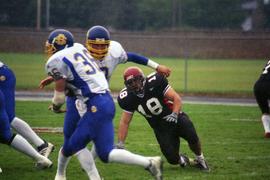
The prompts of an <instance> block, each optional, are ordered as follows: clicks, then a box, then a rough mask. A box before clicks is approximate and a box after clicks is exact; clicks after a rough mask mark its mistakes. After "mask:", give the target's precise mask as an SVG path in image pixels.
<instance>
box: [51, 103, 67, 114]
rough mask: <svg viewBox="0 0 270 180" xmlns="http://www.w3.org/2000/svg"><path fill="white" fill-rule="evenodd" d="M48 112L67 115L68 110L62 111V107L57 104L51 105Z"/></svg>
mask: <svg viewBox="0 0 270 180" xmlns="http://www.w3.org/2000/svg"><path fill="white" fill-rule="evenodd" d="M48 110H50V111H52V112H54V113H57V114H59V113H65V112H66V110H65V109H61V106H57V105H55V104H51V105H50V106H49V107H48Z"/></svg>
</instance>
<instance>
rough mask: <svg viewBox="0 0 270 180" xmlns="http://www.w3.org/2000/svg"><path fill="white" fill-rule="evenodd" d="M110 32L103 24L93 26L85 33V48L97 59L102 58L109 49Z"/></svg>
mask: <svg viewBox="0 0 270 180" xmlns="http://www.w3.org/2000/svg"><path fill="white" fill-rule="evenodd" d="M109 45H110V33H109V31H108V30H107V29H106V28H105V27H103V26H93V27H91V28H90V29H89V30H88V31H87V34H86V48H87V49H88V51H89V52H90V54H91V55H92V56H93V57H94V58H95V59H97V60H101V59H102V58H104V57H105V56H106V55H107V53H108V50H109Z"/></svg>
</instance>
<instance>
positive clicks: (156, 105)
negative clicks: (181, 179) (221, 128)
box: [116, 67, 209, 171]
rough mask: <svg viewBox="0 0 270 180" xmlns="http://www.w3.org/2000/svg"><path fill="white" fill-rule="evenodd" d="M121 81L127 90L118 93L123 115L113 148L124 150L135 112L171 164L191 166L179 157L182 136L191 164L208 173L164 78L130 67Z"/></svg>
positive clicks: (192, 131) (197, 143)
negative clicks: (187, 147)
mask: <svg viewBox="0 0 270 180" xmlns="http://www.w3.org/2000/svg"><path fill="white" fill-rule="evenodd" d="M124 82H125V86H126V88H124V89H123V90H121V92H120V93H119V96H118V99H117V100H118V103H119V105H120V107H121V108H122V109H123V112H122V116H121V120H120V125H119V131H118V143H117V145H116V147H118V148H124V142H125V139H126V136H127V134H128V127H129V123H130V122H131V120H132V116H133V113H134V112H135V111H137V112H139V113H140V114H141V115H143V116H144V117H145V119H146V120H147V121H148V123H149V125H150V126H151V128H152V129H153V131H154V133H155V136H156V139H157V141H158V143H159V145H160V149H161V151H162V153H163V155H164V156H165V157H166V159H167V161H168V162H169V163H170V164H180V165H181V166H182V167H184V166H186V165H188V164H189V163H190V162H189V160H190V159H189V158H188V157H186V156H184V155H183V154H179V149H180V137H182V138H184V139H185V140H186V141H187V142H188V144H189V147H190V149H191V150H192V151H193V152H194V153H195V155H196V158H195V160H194V162H193V163H195V165H196V166H197V167H198V168H200V169H201V170H204V171H209V167H208V165H207V163H206V161H205V159H204V156H203V153H202V151H201V144H200V140H199V138H198V135H197V133H196V130H195V128H194V126H193V123H192V122H191V120H190V118H189V117H188V115H187V114H185V113H184V112H182V111H181V106H182V103H181V98H180V96H179V95H178V94H177V93H176V92H175V91H174V89H173V88H172V87H171V86H170V85H169V84H168V81H167V79H166V78H165V77H164V76H163V75H161V74H158V73H152V74H150V75H149V76H147V77H145V76H144V74H143V72H142V70H141V69H139V68H138V67H129V68H127V69H126V70H125V72H124Z"/></svg>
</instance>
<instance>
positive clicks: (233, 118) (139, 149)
mask: <svg viewBox="0 0 270 180" xmlns="http://www.w3.org/2000/svg"><path fill="white" fill-rule="evenodd" d="M48 104H49V102H30V101H18V102H17V115H18V116H19V117H21V118H22V119H24V120H26V121H27V122H28V123H29V124H30V125H31V126H32V127H35V126H42V127H43V126H44V127H61V126H62V124H63V114H61V115H59V114H53V113H51V112H49V111H48V110H47V106H48ZM184 111H185V112H186V113H188V114H189V116H190V117H191V119H192V120H193V122H194V124H195V127H196V129H197V132H198V134H199V136H200V138H201V141H202V146H203V152H204V155H205V157H206V158H207V160H208V163H209V166H210V167H211V172H210V173H203V172H200V171H199V170H197V169H195V168H192V167H188V168H185V169H182V168H179V167H178V166H172V165H169V164H168V163H167V162H166V160H165V159H164V157H163V159H164V160H165V164H164V179H165V180H167V179H168V180H177V179H179V180H180V179H192V180H193V179H196V180H201V179H207V180H209V179H210V180H211V179H214V180H220V179H225V180H227V179H239V180H240V179H241V180H242V179H256V180H260V179H269V177H270V172H269V169H270V164H269V160H270V155H269V149H270V143H269V139H264V138H263V128H262V125H261V122H260V120H259V119H260V112H259V109H258V107H248V106H224V105H196V104H185V105H184ZM119 116H120V109H119V108H118V105H117V113H116V117H115V120H114V124H115V132H117V126H118V122H119ZM40 135H41V136H42V137H43V138H45V139H47V140H49V141H51V142H53V143H54V144H55V145H56V151H55V152H54V153H53V154H52V156H51V159H52V160H53V162H54V166H53V168H52V169H48V170H43V171H41V170H36V169H35V168H34V163H33V161H32V160H31V159H29V158H27V157H25V156H23V155H21V154H20V153H17V152H16V151H14V150H12V149H11V148H9V147H8V146H5V145H0V167H1V168H2V169H3V173H2V174H0V179H3V180H17V179H20V180H30V179H33V180H34V179H35V180H36V179H37V180H49V179H53V178H54V175H55V172H56V163H57V152H58V150H59V148H60V146H61V144H62V142H63V135H62V134H47V133H41V134H40ZM126 148H127V149H129V150H131V151H132V152H135V153H139V154H142V155H146V156H151V155H161V153H160V151H159V147H158V144H157V142H156V140H155V138H154V136H153V132H152V130H151V128H150V127H149V126H148V124H147V122H146V120H144V119H143V118H142V117H141V116H139V115H138V114H135V117H134V119H133V122H132V123H131V126H130V130H129V135H128V138H127V141H126ZM181 150H182V152H185V153H186V154H188V155H189V156H191V157H193V155H192V153H191V151H190V150H189V149H188V146H187V143H186V142H185V141H184V140H183V141H182V143H181ZM97 167H98V169H99V171H100V174H101V175H102V177H104V178H105V180H120V179H121V180H142V179H152V178H151V176H150V175H149V174H148V172H147V171H145V170H143V169H142V168H141V167H135V166H128V165H119V164H103V163H101V162H100V161H99V160H97ZM67 176H68V179H69V180H77V179H80V180H84V179H85V180H86V179H87V176H86V175H85V173H84V172H83V171H82V170H81V168H80V167H79V163H78V162H77V160H76V158H73V159H72V160H71V162H70V164H69V166H68V171H67Z"/></svg>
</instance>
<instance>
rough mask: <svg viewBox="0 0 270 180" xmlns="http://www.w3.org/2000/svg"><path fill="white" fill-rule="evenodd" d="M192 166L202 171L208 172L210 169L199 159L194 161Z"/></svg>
mask: <svg viewBox="0 0 270 180" xmlns="http://www.w3.org/2000/svg"><path fill="white" fill-rule="evenodd" d="M194 165H195V167H197V168H199V169H200V170H202V171H205V172H210V168H209V166H208V164H207V162H206V161H205V160H204V159H199V158H197V159H195V160H194Z"/></svg>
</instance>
